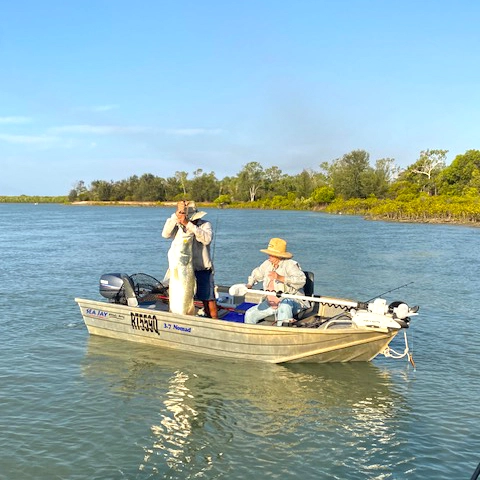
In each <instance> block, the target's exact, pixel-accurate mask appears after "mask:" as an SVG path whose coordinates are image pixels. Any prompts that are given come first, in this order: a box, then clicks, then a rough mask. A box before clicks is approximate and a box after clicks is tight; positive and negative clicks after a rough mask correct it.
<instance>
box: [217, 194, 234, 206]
mask: <svg viewBox="0 0 480 480" xmlns="http://www.w3.org/2000/svg"><path fill="white" fill-rule="evenodd" d="M214 203H216V204H217V205H222V204H223V205H230V204H231V203H232V199H231V198H230V195H219V196H218V197H217V198H216V199H215V200H214Z"/></svg>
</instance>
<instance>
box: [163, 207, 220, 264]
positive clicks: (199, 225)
mask: <svg viewBox="0 0 480 480" xmlns="http://www.w3.org/2000/svg"><path fill="white" fill-rule="evenodd" d="M189 233H191V234H193V235H194V237H195V238H194V242H193V247H192V256H193V258H192V262H193V269H194V270H196V271H197V270H209V269H211V270H213V262H212V259H211V256H210V244H211V243H212V240H213V230H212V224H211V223H210V222H208V221H206V220H202V219H199V220H196V221H195V223H192V222H188V223H187V225H186V226H185V230H184V228H183V226H181V225H179V224H178V223H177V216H176V215H175V213H173V214H172V215H171V216H170V217H169V218H167V220H166V221H165V225H164V226H163V230H162V237H163V238H172V239H173V238H175V237H176V236H183V235H185V234H189Z"/></svg>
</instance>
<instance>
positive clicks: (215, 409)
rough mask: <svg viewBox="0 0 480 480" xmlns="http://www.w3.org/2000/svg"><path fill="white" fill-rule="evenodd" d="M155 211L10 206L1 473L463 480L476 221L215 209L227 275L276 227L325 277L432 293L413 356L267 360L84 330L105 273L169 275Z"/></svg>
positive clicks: (476, 414) (473, 409)
mask: <svg viewBox="0 0 480 480" xmlns="http://www.w3.org/2000/svg"><path fill="white" fill-rule="evenodd" d="M170 213H171V210H170V209H162V208H123V207H107V208H103V207H71V206H60V205H5V204H0V245H1V249H0V265H1V270H0V311H1V312H2V314H1V317H0V326H1V338H2V347H1V360H2V361H1V362H0V380H1V381H0V428H1V429H0V432H1V433H0V478H2V479H9V480H10V479H22V480H24V479H40V480H42V479H49V480H50V479H150V478H162V479H163V478H166V479H193V478H205V479H218V478H222V479H224V478H225V479H244V478H272V479H275V478H278V479H298V478H301V479H307V480H308V479H340V480H345V479H352V480H353V479H355V480H358V479H379V480H380V479H382V480H383V479H445V480H447V479H448V480H451V479H469V478H470V477H471V475H472V474H473V472H474V470H475V468H476V466H477V464H478V463H479V462H480V433H479V432H480V406H479V402H478V398H479V387H480V380H479V378H480V377H479V374H478V372H479V370H480V356H479V355H478V346H477V341H478V339H477V337H478V322H479V314H478V305H479V303H480V302H479V300H480V294H479V292H478V288H479V287H478V272H479V271H480V253H479V251H480V249H479V243H480V230H478V229H475V228H469V227H457V226H444V225H415V224H414V225H411V224H395V223H385V222H367V221H364V220H362V219H361V218H359V217H350V216H328V215H323V214H320V213H312V212H278V211H276V212H269V211H238V210H209V212H208V213H209V215H208V217H207V218H209V219H210V220H211V221H212V223H213V225H214V229H215V231H216V241H215V247H214V252H215V263H216V270H217V272H216V278H217V280H218V281H219V282H222V283H223V282H225V283H226V282H233V283H235V282H242V281H245V280H246V278H247V276H248V274H249V273H250V271H251V269H252V268H253V267H254V266H256V265H257V264H258V263H260V261H262V260H263V259H264V258H265V257H264V255H263V254H262V253H260V252H259V250H260V249H261V248H265V247H266V245H267V243H268V240H269V238H270V237H272V236H280V237H283V238H285V239H286V240H287V241H288V250H289V251H291V252H292V253H294V255H295V257H294V258H295V259H297V260H298V261H299V262H300V264H301V266H302V267H303V268H304V269H307V270H312V271H314V272H315V274H316V277H315V285H316V288H315V291H316V293H317V294H323V295H341V296H346V297H351V298H354V299H358V300H368V299H370V298H372V297H374V296H376V295H378V294H381V293H383V292H384V291H386V290H389V289H391V288H395V287H398V286H401V285H404V284H407V283H409V282H411V281H414V282H415V283H414V284H412V285H409V286H408V287H404V288H401V289H399V290H397V291H395V292H392V293H390V294H388V295H386V298H387V300H389V301H393V300H405V301H407V302H409V303H410V304H411V305H413V304H419V305H420V306H421V309H420V313H421V315H420V316H419V317H416V318H414V319H413V325H412V327H411V329H410V330H409V338H410V345H411V347H413V351H414V359H415V362H416V365H417V369H416V370H413V368H412V367H411V366H410V365H409V364H408V362H407V361H406V360H405V359H403V360H392V359H384V358H383V357H382V358H378V359H375V360H374V361H373V362H371V363H366V364H346V365H341V364H340V365H336V364H331V365H294V366H284V365H263V364H256V363H246V362H240V361H229V360H219V359H212V358H209V357H197V356H191V355H187V354H182V353H175V352H172V351H162V350H159V349H154V348H150V347H146V346H142V345H135V344H133V343H129V342H121V341H115V340H109V339H103V338H97V337H89V335H88V333H87V331H86V329H85V327H84V325H83V321H82V319H81V316H80V312H79V309H78V307H77V305H76V304H75V303H74V301H73V298H74V297H76V296H79V297H85V298H93V299H98V298H99V294H98V291H97V283H98V278H99V277H100V275H101V274H102V273H106V272H118V271H123V272H125V273H129V274H132V273H138V272H144V273H149V274H151V275H154V276H156V277H157V278H162V277H163V274H164V273H165V271H166V269H167V256H166V253H167V249H168V246H169V243H168V241H166V240H164V239H162V238H161V229H162V226H163V221H164V220H165V218H166V217H167V215H169V214H170Z"/></svg>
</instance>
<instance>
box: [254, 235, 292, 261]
mask: <svg viewBox="0 0 480 480" xmlns="http://www.w3.org/2000/svg"><path fill="white" fill-rule="evenodd" d="M260 251H261V252H262V253H266V254H267V255H272V257H278V258H292V257H293V254H291V253H290V252H287V242H286V241H285V240H283V239H282V238H271V239H270V241H269V242H268V247H267V248H266V249H263V250H260Z"/></svg>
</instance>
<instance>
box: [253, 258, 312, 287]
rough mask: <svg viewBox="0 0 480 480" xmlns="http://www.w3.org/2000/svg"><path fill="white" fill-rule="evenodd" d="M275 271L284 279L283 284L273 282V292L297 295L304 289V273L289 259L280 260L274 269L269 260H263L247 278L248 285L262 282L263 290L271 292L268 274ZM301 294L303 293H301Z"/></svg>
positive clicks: (277, 281)
mask: <svg viewBox="0 0 480 480" xmlns="http://www.w3.org/2000/svg"><path fill="white" fill-rule="evenodd" d="M274 270H275V271H276V272H277V273H278V275H280V276H283V277H285V282H280V281H279V280H274V288H273V289H274V290H275V291H276V292H278V291H279V290H280V291H282V292H285V293H290V294H294V295H295V294H297V293H299V291H300V290H301V289H302V288H303V287H304V285H305V282H306V276H305V273H303V270H302V269H301V268H300V265H299V264H298V263H297V262H296V261H295V260H291V259H285V260H280V263H279V264H278V267H276V268H274V266H273V264H272V263H271V262H270V261H269V260H265V261H264V262H263V263H262V264H261V265H260V266H258V267H257V268H254V269H253V271H252V273H251V274H250V276H249V277H248V282H247V283H248V285H255V284H256V283H258V282H262V281H263V289H264V290H272V288H270V282H271V280H270V278H269V276H268V274H269V273H270V272H272V271H274ZM301 293H303V292H301Z"/></svg>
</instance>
